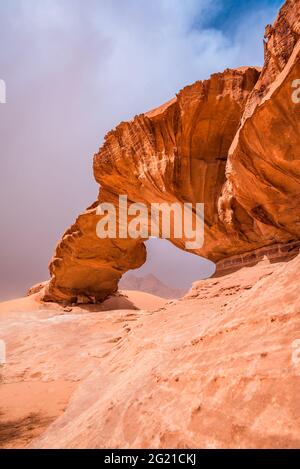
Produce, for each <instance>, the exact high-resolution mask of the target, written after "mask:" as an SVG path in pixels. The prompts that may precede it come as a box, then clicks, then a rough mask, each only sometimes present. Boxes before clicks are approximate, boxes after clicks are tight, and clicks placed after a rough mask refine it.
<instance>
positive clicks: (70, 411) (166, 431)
mask: <svg viewBox="0 0 300 469" xmlns="http://www.w3.org/2000/svg"><path fill="white" fill-rule="evenodd" d="M254 254H255V253H254ZM299 269H300V256H299V255H298V256H297V257H296V258H294V259H293V260H291V261H289V262H277V263H273V264H272V263H270V262H269V261H268V260H262V261H260V262H259V263H258V264H256V265H255V266H252V267H244V268H242V269H240V270H238V271H236V272H234V273H231V274H229V275H224V276H223V277H222V278H212V279H207V280H202V281H200V282H196V283H195V284H194V286H193V289H192V290H191V291H190V292H189V293H188V294H187V295H186V296H185V297H184V298H182V299H181V300H177V301H175V302H174V301H173V302H171V303H170V304H168V305H166V306H165V307H163V308H160V309H157V310H155V311H152V312H149V311H132V310H131V311H129V310H126V309H123V310H119V311H116V310H112V311H106V312H101V314H95V312H93V311H97V308H99V310H101V306H102V305H87V306H84V307H74V308H72V310H71V311H67V312H65V311H64V309H63V308H62V307H59V306H58V305H55V304H54V303H50V304H42V305H40V309H39V310H38V311H37V310H36V311H34V310H33V308H32V309H31V310H30V309H29V310H28V311H27V312H23V313H20V307H19V305H16V307H15V308H14V309H12V308H11V309H10V312H8V311H7V309H6V311H3V312H2V313H1V307H0V328H1V337H2V338H3V340H5V342H6V344H7V351H8V360H7V363H6V365H5V366H4V367H0V374H1V386H0V407H1V415H0V446H1V445H3V446H4V447H12V446H15V447H22V446H26V445H30V446H31V447H34V448H103V447H105V448H299V446H300V396H299V382H300V360H299V357H300V353H299V352H300V314H299V312H300V302H299V282H298V281H297V279H298V275H299ZM31 298H32V297H30V298H28V300H31ZM65 309H66V308H65ZM297 344H298V351H297V348H295V346H297Z"/></svg>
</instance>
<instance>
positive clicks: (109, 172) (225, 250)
mask: <svg viewBox="0 0 300 469" xmlns="http://www.w3.org/2000/svg"><path fill="white" fill-rule="evenodd" d="M299 12H300V1H299V0H290V1H287V2H286V4H285V5H284V7H283V8H282V9H281V12H280V14H279V17H278V19H277V20H276V22H275V24H274V26H273V27H271V26H268V27H267V28H266V37H265V41H266V42H265V64H264V67H263V70H262V72H261V73H260V71H259V70H258V69H257V68H254V67H243V68H240V69H237V70H225V71H224V72H223V73H217V74H214V75H212V76H211V78H210V79H209V80H206V81H203V82H200V81H199V82H196V83H194V84H193V85H191V86H188V87H186V88H184V89H183V90H182V91H180V92H179V93H178V95H177V96H176V97H175V98H174V99H173V100H171V101H169V102H168V103H166V104H165V105H163V106H161V107H160V108H158V109H155V110H153V111H151V112H148V113H145V114H142V115H139V116H136V117H135V118H134V119H133V120H132V121H130V122H122V123H121V124H120V125H119V126H118V127H117V128H116V129H114V130H112V131H111V132H109V133H108V135H107V136H106V138H105V142H104V144H103V146H102V147H101V148H100V150H99V152H98V153H97V154H96V155H95V157H94V175H95V178H96V181H97V182H98V183H99V184H100V185H101V189H100V193H99V197H98V200H97V201H96V202H95V203H94V204H93V205H92V206H91V207H90V208H89V209H88V210H87V211H86V212H84V213H83V214H81V215H80V216H79V217H78V219H77V220H76V222H75V224H74V225H73V226H72V227H71V228H70V229H69V230H68V231H67V232H66V233H65V235H64V236H63V238H62V241H61V242H60V243H59V245H58V247H57V249H56V252H55V255H54V257H53V259H52V261H51V264H50V273H51V280H50V282H49V284H48V285H47V286H46V287H45V289H44V299H45V300H46V301H53V300H55V301H64V300H65V301H73V302H76V301H80V302H93V301H100V300H103V299H104V298H105V297H107V296H108V295H109V294H111V293H113V292H115V291H116V290H117V287H118V282H119V279H120V278H121V276H122V274H123V273H124V272H126V271H128V270H129V269H134V268H137V267H140V266H141V265H142V264H143V263H144V262H145V260H146V250H145V246H144V244H143V241H144V240H143V239H142V238H138V239H131V238H128V239H121V238H118V237H116V238H115V239H102V240H100V239H99V238H98V237H97V236H96V225H97V222H98V220H99V216H97V214H96V208H97V205H98V204H99V203H100V202H101V203H103V202H110V203H112V204H114V205H115V206H117V204H118V196H119V195H123V194H126V195H127V196H128V200H129V202H143V203H145V204H146V205H147V206H148V207H149V206H150V204H151V203H155V202H169V203H171V202H179V203H184V202H190V203H196V202H201V203H204V204H205V237H204V245H203V247H202V248H201V249H197V250H194V251H193V252H194V253H195V254H198V255H202V256H204V257H206V258H208V259H210V260H212V261H220V260H222V259H225V258H227V257H228V256H235V255H239V254H244V253H247V252H249V251H252V250H253V249H257V248H261V247H264V246H268V245H272V244H274V243H286V242H289V241H292V240H295V239H298V238H299V234H300V203H299V202H300V200H299V194H300V164H299V159H300V156H299V148H300V146H299V145H300V128H299V126H300V124H299V122H300V120H299V115H300V104H297V103H295V102H293V100H292V93H293V91H295V90H294V89H293V88H292V84H293V83H294V81H295V80H296V79H298V77H300V61H299V58H300V55H299V47H300V45H299V41H298V39H299V31H300V13H299ZM118 223H119V220H118ZM170 241H171V242H172V243H174V244H175V245H176V246H178V247H179V248H181V249H184V248H185V244H184V243H185V241H186V239H185V238H184V237H183V238H182V239H175V238H174V237H172V236H171V238H170Z"/></svg>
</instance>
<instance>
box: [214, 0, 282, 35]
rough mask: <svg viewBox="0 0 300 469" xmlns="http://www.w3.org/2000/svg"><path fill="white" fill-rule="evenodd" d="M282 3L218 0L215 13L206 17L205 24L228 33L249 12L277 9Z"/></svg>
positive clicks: (273, 0) (252, 0) (258, 0)
mask: <svg viewBox="0 0 300 469" xmlns="http://www.w3.org/2000/svg"><path fill="white" fill-rule="evenodd" d="M283 3H284V2H283V1H282V0H223V1H220V2H219V8H216V11H215V14H212V15H211V16H210V17H209V18H208V20H207V22H206V25H207V26H208V27H212V28H216V29H220V30H222V31H224V32H225V33H228V32H230V31H231V30H232V29H234V28H235V27H236V25H237V23H239V21H240V19H241V18H243V17H244V16H245V15H247V14H248V13H249V12H253V11H255V10H267V9H272V10H273V11H277V10H279V8H280V7H281V5H283ZM270 21H272V18H270Z"/></svg>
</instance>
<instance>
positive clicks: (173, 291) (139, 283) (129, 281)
mask: <svg viewBox="0 0 300 469" xmlns="http://www.w3.org/2000/svg"><path fill="white" fill-rule="evenodd" d="M119 287H120V289H121V290H138V291H143V292H145V293H151V294H152V295H156V296H160V297H161V298H167V299H173V298H180V297H181V296H183V295H184V294H185V293H186V291H187V290H185V289H183V288H173V287H170V286H169V285H166V284H165V283H164V282H162V281H161V280H160V279H159V278H157V277H156V276H155V275H154V274H152V273H149V274H146V275H145V276H143V277H138V276H136V275H134V274H131V273H130V274H127V275H125V276H124V277H123V278H122V279H121V281H120V283H119Z"/></svg>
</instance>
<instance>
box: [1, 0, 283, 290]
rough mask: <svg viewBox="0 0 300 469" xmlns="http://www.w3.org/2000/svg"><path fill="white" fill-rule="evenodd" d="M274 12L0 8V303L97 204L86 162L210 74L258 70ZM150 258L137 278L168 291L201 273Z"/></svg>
mask: <svg viewBox="0 0 300 469" xmlns="http://www.w3.org/2000/svg"><path fill="white" fill-rule="evenodd" d="M280 4H281V2H278V1H267V0H260V1H256V0H248V1H245V0H242V1H232V0H226V1H221V0H185V1H183V0H152V1H151V2H150V1H148V0H122V1H120V0H85V1H84V2H83V1H82V0H43V1H40V0H1V1H0V46H1V47H0V79H4V80H5V82H6V86H7V104H5V105H0V152H1V158H0V165H1V166H0V210H1V230H0V246H1V249H2V251H0V299H1V298H2V299H3V298H6V297H8V296H16V295H20V294H22V293H23V292H24V291H25V289H26V288H27V287H29V286H31V284H33V283H35V282H38V281H41V280H44V279H46V278H47V277H48V271H47V265H48V261H49V259H50V257H51V256H52V254H53V250H54V247H55V245H56V242H57V241H58V240H59V238H60V236H61V234H62V233H63V232H64V231H65V229H66V228H67V227H68V226H69V225H70V224H71V223H73V220H74V218H75V217H76V216H77V214H78V213H79V212H80V211H82V210H83V209H84V208H85V207H87V206H88V205H89V204H90V203H91V202H92V201H93V200H95V198H96V196H97V191H98V188H97V185H96V184H95V182H94V181H93V175H92V155H93V154H94V153H95V152H96V151H97V150H98V148H99V146H100V145H101V143H102V141H103V138H104V135H105V133H106V132H107V131H108V130H109V129H111V128H112V127H114V126H115V125H117V124H118V122H120V121H121V120H126V119H131V118H132V117H133V116H134V115H135V114H138V113H140V112H144V111H147V110H149V109H151V108H154V107H156V106H158V105H160V104H161V103H163V102H165V101H167V100H169V99H170V98H171V97H172V96H173V95H174V94H175V93H176V92H177V91H178V90H179V89H181V88H182V87H184V86H185V85H187V84H189V83H192V82H194V81H195V80H199V79H205V78H207V77H209V75H210V74H211V73H213V72H218V71H222V70H224V69H225V68H228V67H238V66H242V65H261V64H262V62H263V43H262V38H263V33H264V27H265V25H266V24H267V23H270V22H272V21H273V19H274V18H275V16H276V14H277V9H278V6H279V5H280ZM157 258H160V259H161V264H164V265H168V266H169V271H162V270H161V271H160V270H159V269H160V267H159V265H158V264H157V263H155V262H154V261H151V259H157ZM149 259H150V261H149V262H150V263H148V264H147V265H146V266H145V267H144V270H145V269H147V271H153V272H154V273H155V275H157V276H158V277H160V276H162V280H164V281H166V282H168V280H169V279H170V278H171V280H172V283H173V284H174V285H175V286H176V285H181V284H182V283H183V282H189V283H190V282H191V281H192V280H193V279H197V278H199V277H200V276H201V275H203V274H204V273H205V268H203V263H202V262H201V261H200V260H199V259H198V258H196V257H195V256H192V255H188V254H182V253H181V252H180V251H179V250H177V253H176V254H174V251H173V250H172V247H170V248H169V249H168V248H164V243H163V242H161V243H160V244H159V241H158V242H157V243H156V244H155V243H153V242H151V246H150V255H149ZM179 264H180V266H181V269H177V272H178V273H177V275H176V276H174V275H170V272H171V273H172V272H174V271H176V266H178V265H179ZM142 272H143V270H142ZM168 272H169V273H168ZM160 274H161V275H160Z"/></svg>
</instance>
